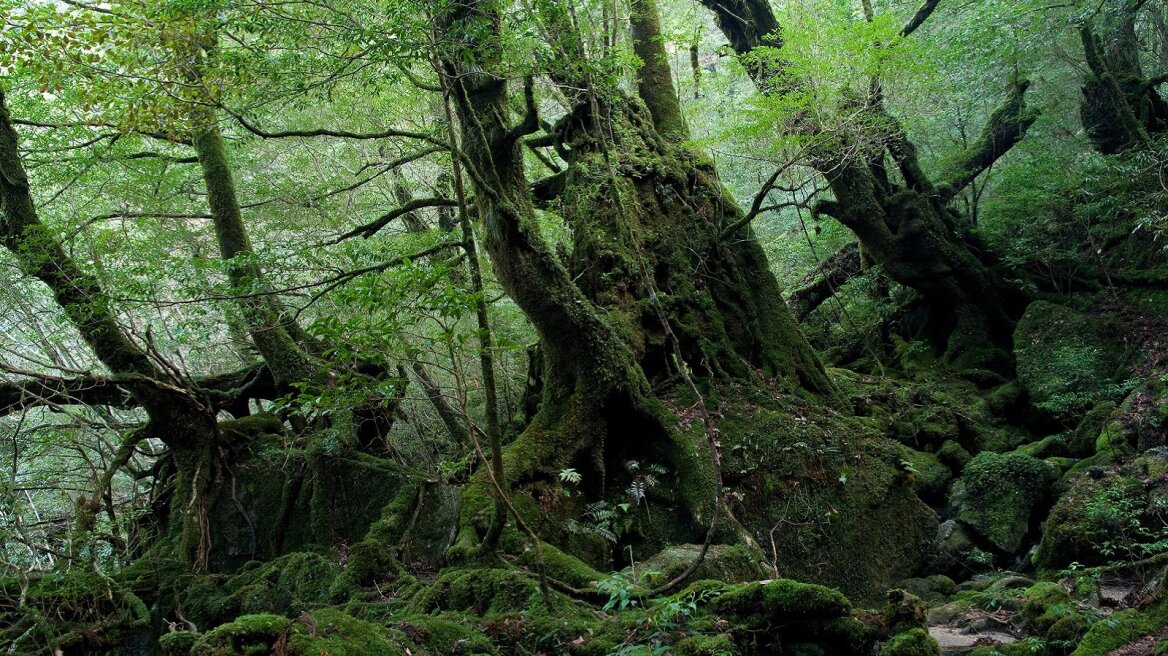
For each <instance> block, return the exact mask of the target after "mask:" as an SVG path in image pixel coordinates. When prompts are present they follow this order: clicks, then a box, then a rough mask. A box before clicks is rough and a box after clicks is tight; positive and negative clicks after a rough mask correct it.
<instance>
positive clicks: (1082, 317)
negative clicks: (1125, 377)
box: [1014, 301, 1126, 419]
mask: <svg viewBox="0 0 1168 656" xmlns="http://www.w3.org/2000/svg"><path fill="white" fill-rule="evenodd" d="M1014 355H1015V358H1016V359H1017V368H1018V380H1019V382H1021V383H1022V385H1023V386H1024V387H1025V388H1026V391H1027V393H1028V394H1029V395H1030V398H1031V400H1032V401H1033V403H1034V404H1035V405H1036V406H1037V407H1038V408H1041V409H1043V410H1045V411H1047V412H1049V413H1051V414H1052V415H1053V416H1055V417H1057V418H1060V419H1067V418H1071V417H1077V416H1080V415H1082V414H1083V413H1085V412H1086V411H1087V410H1088V409H1090V408H1091V407H1092V406H1094V405H1095V404H1096V403H1098V402H1099V401H1102V400H1105V399H1107V398H1108V397H1111V396H1114V395H1115V394H1116V392H1117V388H1116V384H1117V383H1118V382H1120V380H1121V379H1122V370H1121V368H1122V366H1123V364H1124V362H1125V360H1126V352H1125V347H1124V345H1123V343H1122V341H1120V338H1119V331H1117V330H1116V329H1115V328H1114V327H1113V326H1112V325H1111V322H1110V320H1109V319H1106V318H1099V317H1093V316H1088V315H1086V314H1083V313H1080V312H1078V311H1076V310H1073V309H1071V308H1069V307H1066V306H1063V305H1056V304H1054V303H1049V302H1046V301H1035V302H1034V303H1031V304H1030V306H1029V307H1028V308H1027V309H1026V313H1025V314H1024V315H1023V316H1022V319H1021V320H1019V322H1018V326H1017V329H1016V330H1015V332H1014ZM1120 395H1122V393H1120Z"/></svg>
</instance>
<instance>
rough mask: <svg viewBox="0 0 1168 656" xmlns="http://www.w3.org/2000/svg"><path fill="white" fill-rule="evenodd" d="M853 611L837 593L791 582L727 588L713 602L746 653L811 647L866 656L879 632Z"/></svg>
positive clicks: (784, 651)
mask: <svg viewBox="0 0 1168 656" xmlns="http://www.w3.org/2000/svg"><path fill="white" fill-rule="evenodd" d="M710 593H711V594H714V591H713V590H711V591H710ZM851 610H852V606H851V602H850V601H849V600H848V599H847V597H845V596H844V595H842V594H841V593H840V592H839V591H838V590H833V589H831V588H825V587H823V586H820V585H813V584H808V583H799V582H797V581H791V580H787V579H777V580H774V581H768V582H765V583H743V584H738V585H730V586H725V587H724V588H723V589H722V590H721V591H720V592H719V593H716V594H714V596H713V597H712V599H711V601H710V611H711V612H713V613H715V614H716V615H717V616H718V617H719V618H721V619H723V620H725V621H727V622H729V626H730V627H731V628H732V631H733V633H734V634H735V635H736V637H737V644H738V646H739V649H740V650H742V652H743V653H776V652H775V650H779V651H780V652H781V653H786V652H787V651H788V650H795V649H806V648H811V647H812V646H813V647H814V648H815V649H818V650H820V651H822V652H824V653H862V652H864V651H866V650H867V649H869V648H870V647H871V645H872V644H873V642H874V641H875V639H876V637H877V635H878V634H879V630H878V629H876V628H874V627H873V626H870V625H867V624H864V623H863V622H860V621H859V620H857V619H856V618H854V617H852V615H851ZM768 650H770V651H768Z"/></svg>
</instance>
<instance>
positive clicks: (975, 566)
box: [928, 519, 993, 574]
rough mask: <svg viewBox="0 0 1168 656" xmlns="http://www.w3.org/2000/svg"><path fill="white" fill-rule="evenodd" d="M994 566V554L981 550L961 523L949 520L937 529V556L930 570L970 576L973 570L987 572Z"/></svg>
mask: <svg viewBox="0 0 1168 656" xmlns="http://www.w3.org/2000/svg"><path fill="white" fill-rule="evenodd" d="M992 564H993V556H992V554H989V553H986V552H985V551H983V550H981V549H979V548H978V547H977V545H976V544H974V542H973V540H972V539H971V538H970V536H969V534H968V533H967V532H966V529H965V527H964V526H962V525H961V523H960V522H958V521H957V520H953V519H949V520H945V521H944V522H941V524H940V525H939V526H938V527H937V540H936V554H935V555H934V557H933V558H932V559H931V561H930V562H929V566H928V569H930V570H932V571H941V572H949V573H953V574H968V572H969V571H971V570H972V571H981V570H985V569H987V568H988V567H989V566H991V565H992Z"/></svg>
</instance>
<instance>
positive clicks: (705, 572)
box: [637, 544, 773, 583]
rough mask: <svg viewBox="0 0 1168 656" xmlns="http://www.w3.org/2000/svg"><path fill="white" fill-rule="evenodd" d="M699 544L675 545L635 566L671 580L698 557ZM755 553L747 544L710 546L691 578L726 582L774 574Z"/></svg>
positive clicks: (754, 579) (753, 579)
mask: <svg viewBox="0 0 1168 656" xmlns="http://www.w3.org/2000/svg"><path fill="white" fill-rule="evenodd" d="M701 549H702V545H700V544H678V545H674V546H672V547H669V548H667V549H665V550H664V551H662V552H660V553H658V554H655V555H654V556H652V557H651V558H649V559H647V560H645V561H642V562H641V563H639V564H638V565H637V569H638V570H639V571H641V572H653V573H655V574H656V575H657V576H658V577H659V578H660V579H661V580H662V581H671V580H673V579H674V578H675V577H677V576H678V575H679V574H681V573H682V572H684V571H685V570H686V568H688V567H689V566H690V564H691V563H693V562H694V560H695V559H696V558H697V556H698V554H699V553H700V552H701ZM768 570H769V568H768V567H767V564H766V563H765V562H763V561H762V560H761V559H760V558H759V554H758V552H756V551H754V550H752V549H750V548H749V547H747V546H746V545H721V544H715V545H710V549H709V551H708V552H707V553H706V557H705V558H704V559H703V560H702V563H701V564H700V565H698V568H697V569H696V570H694V572H693V574H692V578H693V579H715V580H718V581H725V582H727V583H745V582H747V581H758V580H760V579H764V578H767V576H768V575H773V573H772V572H770V571H768Z"/></svg>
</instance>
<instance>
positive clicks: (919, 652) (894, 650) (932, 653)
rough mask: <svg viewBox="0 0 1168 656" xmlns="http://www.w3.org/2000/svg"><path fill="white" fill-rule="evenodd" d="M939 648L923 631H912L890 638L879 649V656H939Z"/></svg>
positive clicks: (926, 632)
mask: <svg viewBox="0 0 1168 656" xmlns="http://www.w3.org/2000/svg"><path fill="white" fill-rule="evenodd" d="M940 654H941V646H940V645H939V644H937V641H936V640H934V639H933V637H932V636H930V635H929V632H928V631H926V630H924V629H920V628H917V629H912V630H909V631H906V632H904V633H898V634H896V635H894V636H892V638H891V639H889V641H888V642H886V643H884V646H883V647H881V648H880V656H940Z"/></svg>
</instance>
